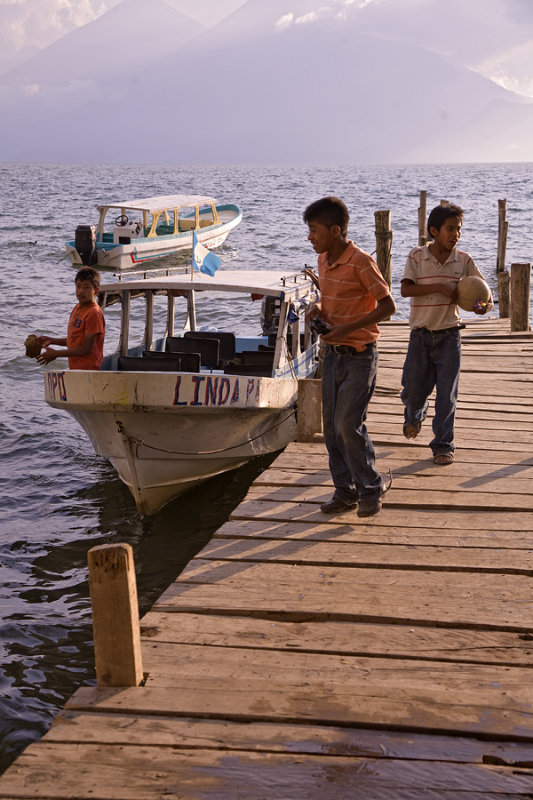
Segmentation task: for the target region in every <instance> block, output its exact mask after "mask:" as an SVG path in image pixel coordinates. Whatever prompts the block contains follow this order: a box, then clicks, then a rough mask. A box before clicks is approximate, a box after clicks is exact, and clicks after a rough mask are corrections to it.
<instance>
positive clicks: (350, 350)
mask: <svg viewBox="0 0 533 800" xmlns="http://www.w3.org/2000/svg"><path fill="white" fill-rule="evenodd" d="M371 344H373V342H371ZM328 347H331V349H332V350H334V351H335V352H336V353H339V355H341V356H353V355H355V354H356V353H363V352H364V351H365V350H366V348H367V347H368V345H366V344H365V346H364V348H363V350H357V349H356V348H355V347H351V345H349V344H328Z"/></svg>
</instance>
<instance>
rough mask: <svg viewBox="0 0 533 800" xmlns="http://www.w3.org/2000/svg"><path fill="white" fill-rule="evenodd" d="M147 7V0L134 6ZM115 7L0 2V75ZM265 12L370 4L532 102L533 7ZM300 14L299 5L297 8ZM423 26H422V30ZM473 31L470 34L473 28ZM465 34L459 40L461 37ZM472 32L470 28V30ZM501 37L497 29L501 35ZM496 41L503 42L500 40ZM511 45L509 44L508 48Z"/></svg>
mask: <svg viewBox="0 0 533 800" xmlns="http://www.w3.org/2000/svg"><path fill="white" fill-rule="evenodd" d="M138 1H139V2H142V3H149V2H150V0H138ZM118 2H119V0H0V73H1V72H5V71H6V70H8V69H9V68H11V67H13V66H16V65H17V64H19V63H21V62H23V61H24V60H25V59H27V58H28V57H30V56H31V55H33V54H34V53H35V52H37V51H38V50H40V49H42V48H44V47H46V46H48V45H49V44H52V42H54V41H55V40H56V39H59V38H60V37H61V36H63V35H65V34H66V33H69V32H70V31H72V30H73V29H74V28H77V27H79V26H80V25H84V24H86V23H88V22H91V21H92V20H94V19H96V18H97V17H98V16H101V15H102V14H103V13H104V12H105V11H107V10H109V9H110V8H111V7H112V6H114V5H116V4H117V3H118ZM165 2H167V3H168V5H170V6H172V7H173V8H175V9H177V10H178V11H181V12H182V13H184V14H187V15H188V16H189V17H191V18H193V19H195V20H197V21H198V22H200V23H202V24H204V25H207V26H211V25H214V24H216V23H217V22H219V21H220V20H221V19H222V18H224V17H225V16H227V15H228V14H230V13H231V12H233V11H235V10H236V9H237V8H239V7H240V6H242V5H244V4H245V2H246V0H193V2H191V0H165ZM263 2H264V4H265V6H264V8H263V10H264V9H265V8H268V7H272V8H276V9H277V11H276V13H278V12H279V19H278V25H279V27H280V28H283V27H284V26H291V25H300V24H302V23H306V22H309V23H312V22H318V23H320V18H321V16H328V15H331V14H332V13H338V12H339V9H349V8H350V7H360V6H364V5H371V6H372V7H376V8H377V7H379V6H380V5H382V4H383V5H387V6H388V13H387V18H388V20H390V28H391V30H392V31H397V30H398V29H404V28H405V30H406V31H410V33H411V35H412V37H413V38H414V39H415V40H417V41H418V42H419V43H422V44H424V43H425V40H426V39H427V46H428V47H430V48H431V49H436V50H437V51H438V52H439V51H440V52H445V51H446V47H447V41H448V40H450V41H453V40H457V41H458V42H459V44H460V48H461V53H462V55H463V58H464V54H465V53H466V54H468V56H469V57H470V62H471V63H470V66H471V67H472V68H473V69H475V70H476V71H478V72H480V73H481V74H483V75H485V76H486V77H489V78H491V79H492V80H495V81H496V82H498V83H500V84H501V85H502V86H505V88H507V89H512V90H514V91H517V92H520V93H522V94H525V95H528V96H530V97H533V0H485V3H484V7H486V10H487V14H486V15H484V14H483V15H481V16H479V15H477V17H476V19H470V20H469V24H466V25H465V24H464V22H465V20H467V19H468V15H469V11H473V10H474V8H475V9H476V11H479V3H477V2H475V0H460V2H457V0H444V2H443V3H442V6H441V11H440V14H439V21H438V22H437V23H436V24H435V25H432V24H431V20H429V21H428V19H427V18H426V17H425V14H424V9H425V8H426V9H427V8H428V7H429V5H430V4H429V2H428V0H408V5H409V6H410V8H411V9H412V11H411V13H409V14H406V13H405V7H406V4H405V1H404V2H403V3H402V4H401V6H400V4H398V9H397V10H398V16H395V3H394V2H390V0H316V2H313V0H309V2H306V3H304V5H305V6H306V12H305V13H302V12H301V11H300V12H298V11H297V10H295V9H296V8H297V7H298V6H299V5H300V4H301V2H302V0H285V1H284V2H280V0H263ZM300 7H301V5H300ZM491 20H492V22H493V24H494V21H496V27H498V25H500V23H503V26H504V27H505V32H506V33H507V34H509V33H510V32H511V31H512V35H511V36H509V35H506V37H505V42H506V44H505V48H504V49H502V47H501V46H499V45H498V39H497V35H496V37H495V36H494V31H493V30H490V25H491ZM428 22H429V24H428ZM473 24H474V25H476V27H477V32H476V33H475V34H474V35H472V25H473ZM462 28H463V29H464V35H463V37H462V34H463V31H462ZM474 29H476V28H474ZM502 32H503V30H502ZM502 38H503V37H502ZM513 38H514V39H515V41H514V42H513Z"/></svg>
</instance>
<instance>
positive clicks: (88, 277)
mask: <svg viewBox="0 0 533 800" xmlns="http://www.w3.org/2000/svg"><path fill="white" fill-rule="evenodd" d="M74 281H90V282H91V283H92V285H93V287H94V291H95V292H98V291H99V289H100V273H99V272H98V270H96V269H93V268H92V267H82V268H81V269H80V270H78V272H77V273H76V277H75V278H74Z"/></svg>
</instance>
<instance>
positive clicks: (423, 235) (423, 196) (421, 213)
mask: <svg viewBox="0 0 533 800" xmlns="http://www.w3.org/2000/svg"><path fill="white" fill-rule="evenodd" d="M427 195H428V193H427V192H426V191H425V190H424V189H421V190H420V205H419V206H418V245H419V247H422V246H423V245H425V244H426V242H427V240H428V229H427Z"/></svg>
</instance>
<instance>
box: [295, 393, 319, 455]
mask: <svg viewBox="0 0 533 800" xmlns="http://www.w3.org/2000/svg"><path fill="white" fill-rule="evenodd" d="M317 433H322V381H321V380H320V379H318V378H300V379H299V380H298V441H299V442H312V441H313V440H314V438H315V434H317Z"/></svg>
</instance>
